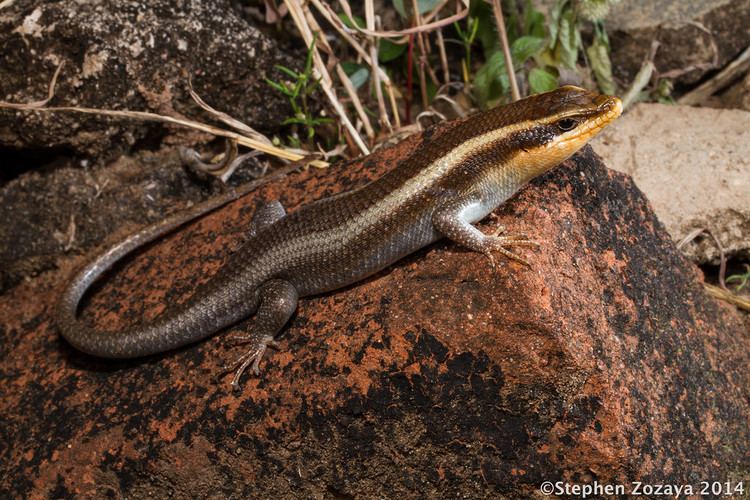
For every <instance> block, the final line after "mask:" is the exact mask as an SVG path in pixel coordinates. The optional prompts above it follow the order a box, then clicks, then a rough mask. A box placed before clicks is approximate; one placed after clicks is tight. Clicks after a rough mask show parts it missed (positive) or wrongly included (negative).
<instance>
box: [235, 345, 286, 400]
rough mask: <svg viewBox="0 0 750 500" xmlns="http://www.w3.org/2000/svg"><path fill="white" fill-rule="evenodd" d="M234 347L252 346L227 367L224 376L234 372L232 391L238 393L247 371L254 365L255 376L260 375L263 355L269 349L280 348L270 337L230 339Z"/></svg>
mask: <svg viewBox="0 0 750 500" xmlns="http://www.w3.org/2000/svg"><path fill="white" fill-rule="evenodd" d="M230 342H231V343H232V344H233V345H241V344H251V345H250V348H249V349H248V350H247V352H245V354H243V355H242V356H240V357H239V358H237V359H236V360H235V361H234V363H232V364H231V365H228V366H225V367H224V370H223V371H222V374H225V373H229V372H231V371H234V377H233V378H232V389H234V390H235V391H238V390H239V389H240V383H239V382H240V378H241V377H242V374H243V373H245V370H246V369H247V368H248V366H250V365H251V364H252V367H251V368H250V370H251V371H252V373H253V374H254V375H256V376H257V375H260V361H261V359H263V355H264V354H265V353H266V349H267V348H268V347H275V348H278V347H279V343H278V342H276V341H275V340H274V339H273V337H272V336H270V335H252V334H251V335H235V336H234V337H232V338H231V339H230Z"/></svg>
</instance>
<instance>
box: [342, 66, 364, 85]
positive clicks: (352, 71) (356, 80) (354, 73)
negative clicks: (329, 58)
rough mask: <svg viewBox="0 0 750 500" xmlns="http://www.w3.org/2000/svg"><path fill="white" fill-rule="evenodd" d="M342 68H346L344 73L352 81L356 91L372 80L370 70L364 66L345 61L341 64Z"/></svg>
mask: <svg viewBox="0 0 750 500" xmlns="http://www.w3.org/2000/svg"><path fill="white" fill-rule="evenodd" d="M341 67H342V68H344V73H346V75H347V76H348V77H349V80H351V81H352V85H354V88H355V89H358V88H360V87H361V86H362V85H364V84H365V83H366V82H367V79H368V78H370V70H369V69H368V68H367V66H365V65H363V64H357V63H353V62H351V61H344V62H342V63H341Z"/></svg>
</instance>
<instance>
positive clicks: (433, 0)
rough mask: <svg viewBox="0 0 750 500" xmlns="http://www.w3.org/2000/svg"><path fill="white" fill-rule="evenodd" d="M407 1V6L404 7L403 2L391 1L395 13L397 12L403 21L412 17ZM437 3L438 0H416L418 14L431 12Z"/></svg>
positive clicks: (399, 0)
mask: <svg viewBox="0 0 750 500" xmlns="http://www.w3.org/2000/svg"><path fill="white" fill-rule="evenodd" d="M407 1H408V5H405V4H404V0H393V7H394V8H395V9H396V12H398V13H399V14H400V15H401V17H403V18H404V19H410V18H411V16H412V15H411V12H412V9H411V0H407ZM439 2H440V0H418V1H417V8H418V9H419V13H420V14H424V13H425V12H429V11H431V10H432V9H434V8H435V7H436V6H437V4H438V3H439Z"/></svg>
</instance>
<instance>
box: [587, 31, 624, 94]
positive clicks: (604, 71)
mask: <svg viewBox="0 0 750 500" xmlns="http://www.w3.org/2000/svg"><path fill="white" fill-rule="evenodd" d="M586 55H588V57H589V64H590V65H591V70H592V71H593V72H594V77H596V83H597V84H598V85H599V89H600V90H601V91H602V92H604V93H605V94H614V93H615V92H616V90H617V89H616V88H615V81H614V79H613V78H612V62H611V61H610V59H609V40H607V35H606V33H604V31H603V30H602V31H599V30H597V33H596V36H594V42H593V43H592V44H591V46H589V47H588V48H587V49H586Z"/></svg>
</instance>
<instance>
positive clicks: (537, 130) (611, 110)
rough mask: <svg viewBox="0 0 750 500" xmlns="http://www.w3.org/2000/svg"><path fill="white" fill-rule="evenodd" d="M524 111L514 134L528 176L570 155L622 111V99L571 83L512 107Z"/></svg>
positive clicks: (541, 171) (537, 173) (552, 165)
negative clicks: (521, 120)
mask: <svg viewBox="0 0 750 500" xmlns="http://www.w3.org/2000/svg"><path fill="white" fill-rule="evenodd" d="M514 105H515V106H519V108H521V109H522V110H523V115H524V118H525V119H524V120H523V122H522V123H519V127H518V130H517V131H516V133H515V134H514V140H515V141H516V146H517V147H518V150H519V151H520V153H519V156H520V158H519V160H521V162H520V163H521V164H525V165H526V169H527V174H528V176H529V178H531V177H536V176H537V175H539V174H542V173H544V172H546V171H547V170H549V169H551V168H552V167H554V166H555V165H558V164H559V163H560V162H562V161H564V160H565V159H567V158H569V157H570V156H572V155H573V153H575V152H576V151H578V150H579V149H580V148H582V147H583V146H584V145H585V144H586V143H587V142H588V141H589V140H591V139H592V138H593V137H594V136H596V135H597V134H598V133H599V132H601V131H602V129H604V128H605V127H606V126H607V125H609V124H610V123H611V122H612V121H613V120H614V119H615V118H617V117H618V116H620V114H621V113H622V102H621V101H620V99H618V98H617V97H614V96H608V95H601V94H597V93H595V92H590V91H588V90H584V89H581V88H578V87H574V86H572V85H568V86H565V87H560V88H559V89H557V90H553V91H551V92H546V93H544V94H538V95H535V96H531V97H529V98H527V99H524V100H522V101H517V102H516V103H513V104H511V106H514Z"/></svg>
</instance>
